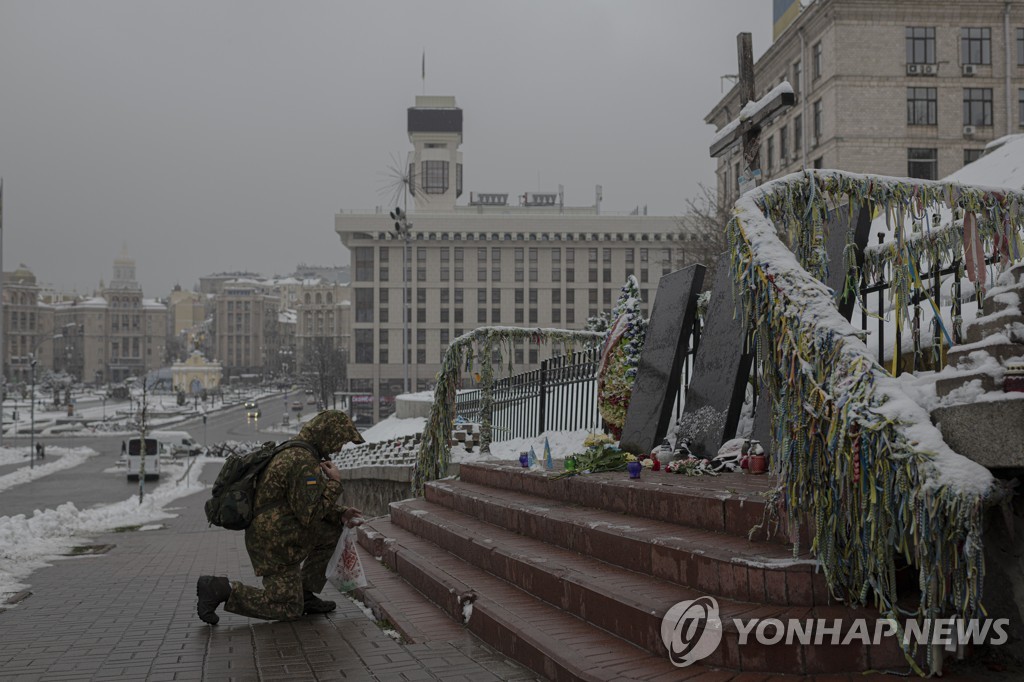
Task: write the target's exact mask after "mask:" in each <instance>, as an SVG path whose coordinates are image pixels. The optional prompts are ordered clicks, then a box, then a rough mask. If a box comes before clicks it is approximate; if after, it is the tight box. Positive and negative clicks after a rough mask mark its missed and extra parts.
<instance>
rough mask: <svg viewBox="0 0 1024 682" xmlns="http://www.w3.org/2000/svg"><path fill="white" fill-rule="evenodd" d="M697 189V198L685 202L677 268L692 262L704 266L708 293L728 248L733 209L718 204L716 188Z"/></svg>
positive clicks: (703, 187) (681, 220)
mask: <svg viewBox="0 0 1024 682" xmlns="http://www.w3.org/2000/svg"><path fill="white" fill-rule="evenodd" d="M698 187H699V188H700V192H699V193H698V194H697V196H696V197H692V198H690V199H687V200H686V208H687V209H688V213H687V215H686V216H685V217H683V218H680V219H679V241H678V242H677V244H678V245H679V247H680V248H679V250H678V251H679V253H678V257H679V263H678V264H677V267H684V266H687V265H692V264H693V263H701V264H702V265H704V266H705V267H706V268H707V272H706V273H705V274H704V289H705V290H707V289H710V288H711V284H712V283H713V282H714V281H715V267H716V266H717V265H718V257H719V255H721V253H722V252H723V251H725V250H726V249H727V248H728V244H727V243H726V239H725V226H726V223H728V222H729V217H730V207H729V206H726V205H725V204H724V203H723V202H721V201H719V197H718V193H717V192H716V191H715V190H714V189H712V188H710V187H707V186H706V185H703V184H701V185H698ZM674 265H676V264H674Z"/></svg>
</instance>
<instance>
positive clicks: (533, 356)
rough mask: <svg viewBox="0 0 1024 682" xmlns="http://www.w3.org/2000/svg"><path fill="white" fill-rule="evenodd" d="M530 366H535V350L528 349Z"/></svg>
mask: <svg viewBox="0 0 1024 682" xmlns="http://www.w3.org/2000/svg"><path fill="white" fill-rule="evenodd" d="M530 364H531V365H536V364H537V349H536V348H531V349H530Z"/></svg>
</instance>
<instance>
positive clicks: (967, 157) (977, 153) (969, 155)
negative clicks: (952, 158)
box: [964, 149, 985, 166]
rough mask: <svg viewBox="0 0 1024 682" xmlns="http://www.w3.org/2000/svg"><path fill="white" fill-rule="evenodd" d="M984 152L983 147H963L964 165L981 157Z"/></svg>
mask: <svg viewBox="0 0 1024 682" xmlns="http://www.w3.org/2000/svg"><path fill="white" fill-rule="evenodd" d="M984 153H985V150H984V149H965V150H964V165H965V166H966V165H967V164H969V163H974V162H975V161H977V160H978V159H980V158H981V157H982V155H983V154H984Z"/></svg>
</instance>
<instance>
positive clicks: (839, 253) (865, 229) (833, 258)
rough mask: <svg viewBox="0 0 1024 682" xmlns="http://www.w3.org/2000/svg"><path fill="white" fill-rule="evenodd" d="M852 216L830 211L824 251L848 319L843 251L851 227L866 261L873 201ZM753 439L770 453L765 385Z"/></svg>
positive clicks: (860, 258)
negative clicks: (865, 253)
mask: <svg viewBox="0 0 1024 682" xmlns="http://www.w3.org/2000/svg"><path fill="white" fill-rule="evenodd" d="M853 215H854V218H855V220H856V222H853V221H851V220H850V215H849V211H848V209H847V207H846V206H840V207H839V208H838V209H837V210H834V211H830V212H829V215H828V236H827V237H826V241H825V252H826V254H827V255H828V276H827V277H826V278H825V285H826V286H828V287H830V288H831V289H832V291H834V292H836V293H835V295H836V307H837V308H839V313H840V314H841V315H842V316H843V317H845V318H846V319H847V320H849V319H850V316H851V315H853V306H854V305H855V304H856V302H857V296H856V295H855V294H851V295H849V296H847V297H846V298H845V299H843V298H840V296H842V293H843V289H844V287H845V284H846V267H845V259H844V258H843V252H844V251H845V250H846V237H847V235H848V234H849V233H850V230H851V229H852V230H853V244H854V246H855V247H856V253H857V256H856V257H857V264H858V265H860V264H862V263H863V262H864V247H866V246H867V244H868V237H869V236H870V234H869V233H870V231H871V206H870V204H864V205H863V206H861V208H860V210H859V211H857V210H855V211H854V213H853ZM859 286H860V285H859V283H858V287H859ZM751 438H754V439H755V440H759V441H761V445H762V446H763V447H764V449H765V452H768V453H769V454H771V451H770V448H771V443H772V404H771V395H770V394H769V393H768V391H767V389H765V388H764V387H763V386H761V387H759V389H758V394H757V408H756V409H755V410H754V427H753V433H752V434H751Z"/></svg>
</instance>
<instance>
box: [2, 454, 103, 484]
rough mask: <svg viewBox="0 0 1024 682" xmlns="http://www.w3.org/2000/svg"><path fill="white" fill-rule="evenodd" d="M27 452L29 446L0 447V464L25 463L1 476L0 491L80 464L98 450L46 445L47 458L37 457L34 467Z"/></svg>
mask: <svg viewBox="0 0 1024 682" xmlns="http://www.w3.org/2000/svg"><path fill="white" fill-rule="evenodd" d="M27 453H28V449H27V448H0V464H14V463H17V462H23V463H24V464H25V466H23V467H20V468H19V469H17V470H15V471H14V472H13V473H10V474H7V475H6V476H0V491H4V490H7V489H8V488H13V487H14V486H16V485H20V484H22V483H28V482H29V481H34V480H35V479H37V478H42V477H43V476H49V475H50V474H52V473H55V472H57V471H62V470H64V469H70V468H71V467H75V466H78V465H79V464H81V463H82V462H84V461H85V460H86V459H88V458H89V457H92V456H93V455H95V454H96V451H95V450H93V449H92V448H84V447H83V448H59V447H56V446H53V445H49V446H47V447H46V458H45V459H41V460H40V459H36V464H35V466H34V467H33V466H31V465H30V464H29V461H28V457H27Z"/></svg>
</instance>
